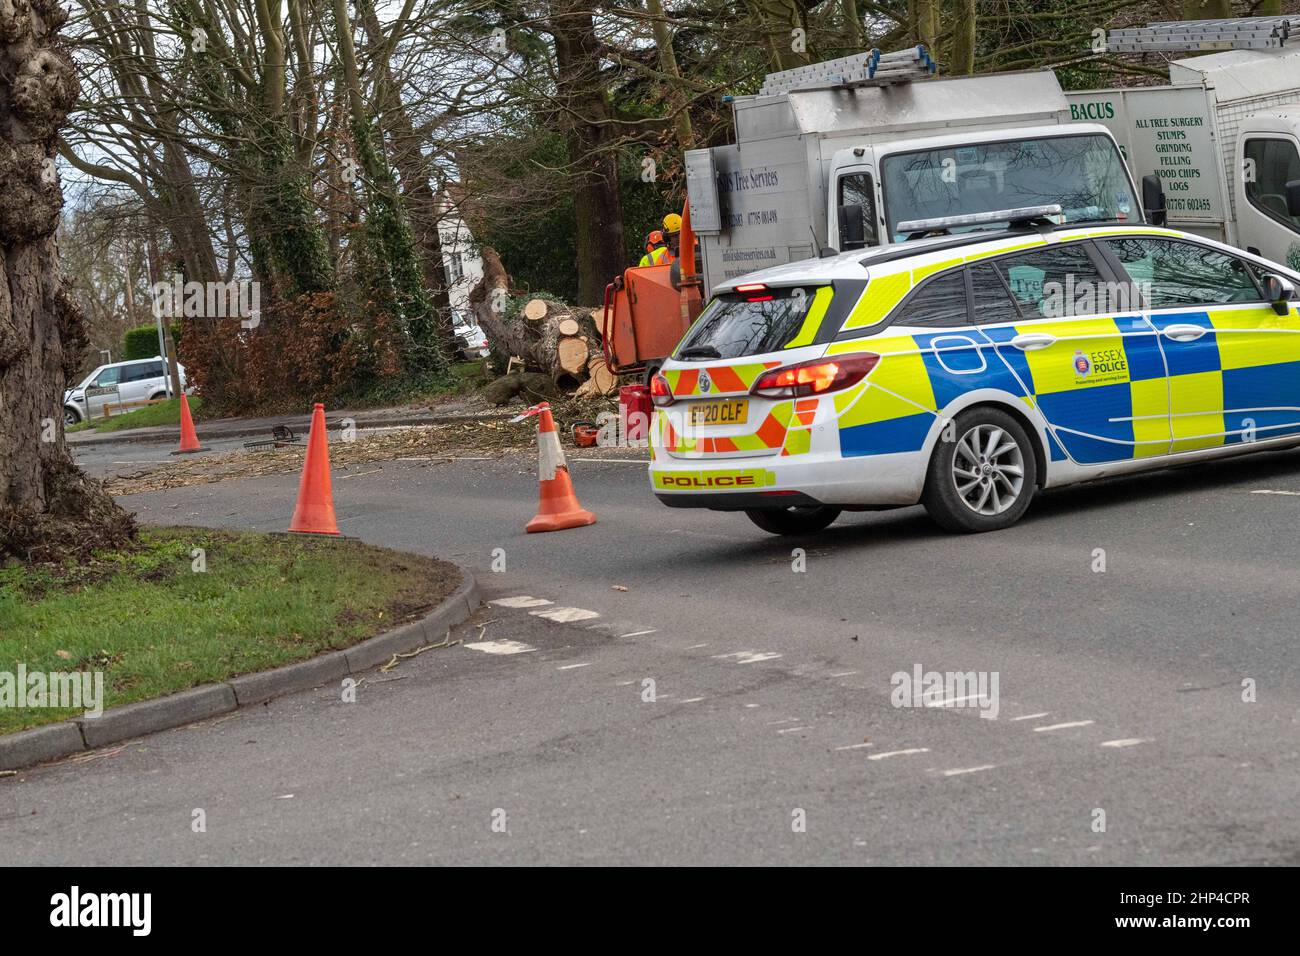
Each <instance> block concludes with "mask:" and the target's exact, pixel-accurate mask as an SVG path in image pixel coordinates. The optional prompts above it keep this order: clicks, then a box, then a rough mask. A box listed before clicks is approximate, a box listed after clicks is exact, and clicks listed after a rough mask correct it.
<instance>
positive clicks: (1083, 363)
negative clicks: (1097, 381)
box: [1074, 349, 1092, 378]
mask: <svg viewBox="0 0 1300 956" xmlns="http://www.w3.org/2000/svg"><path fill="white" fill-rule="evenodd" d="M1074 374H1075V375H1077V376H1079V378H1087V377H1088V376H1089V375H1091V374H1092V360H1091V359H1090V358H1088V356H1086V355H1084V354H1083V350H1082V349H1079V350H1078V351H1076V352H1075V353H1074Z"/></svg>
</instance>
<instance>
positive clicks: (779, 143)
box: [685, 54, 1143, 298]
mask: <svg viewBox="0 0 1300 956" xmlns="http://www.w3.org/2000/svg"><path fill="white" fill-rule="evenodd" d="M859 56H866V55H865V54H864V55H859ZM909 80H911V81H910V82H909ZM733 109H734V116H735V129H736V142H735V143H734V144H732V145H728V146H720V147H715V148H713V149H699V150H690V151H688V152H687V153H686V160H685V165H686V177H687V180H686V183H687V198H688V200H689V204H690V211H691V212H690V215H691V226H692V228H693V230H694V231H695V233H696V235H697V236H699V238H700V251H701V259H702V262H701V263H700V269H701V271H702V273H703V277H704V289H703V291H704V293H705V297H706V298H707V296H708V294H709V292H710V291H711V290H712V289H713V287H714V286H716V285H717V284H718V283H720V282H722V281H724V280H726V279H730V278H735V277H736V276H739V275H743V274H745V273H748V272H753V271H755V270H757V269H762V268H766V267H768V266H773V265H780V264H782V263H786V262H794V261H798V260H800V259H807V258H812V257H815V256H817V255H819V254H821V253H823V252H825V251H827V250H835V251H837V252H845V251H848V250H851V249H855V248H865V247H869V246H882V245H890V244H893V243H896V242H901V241H904V240H906V239H907V238H908V237H909V233H908V232H906V231H903V230H900V229H899V226H900V225H901V224H905V223H909V222H911V223H914V222H916V221H921V220H926V219H937V218H948V217H953V216H961V215H974V214H979V213H987V212H996V211H1002V210H1013V209H1024V208H1026V207H1041V206H1047V205H1060V206H1061V207H1062V214H1061V216H1060V217H1057V219H1058V221H1069V222H1093V221H1109V220H1121V221H1141V220H1142V216H1143V212H1142V205H1141V202H1140V201H1139V198H1138V194H1137V190H1136V189H1135V186H1134V183H1133V180H1132V177H1131V176H1130V174H1129V171H1128V169H1127V168H1126V167H1125V165H1124V162H1123V159H1122V158H1121V155H1120V152H1119V149H1118V146H1117V144H1116V141H1115V138H1114V135H1113V134H1112V132H1111V131H1110V129H1108V128H1107V126H1106V125H1104V124H1100V123H1092V124H1080V123H1078V122H1076V121H1075V119H1074V117H1073V116H1072V115H1071V112H1070V104H1069V102H1068V101H1067V99H1066V96H1065V94H1064V93H1062V91H1061V87H1060V84H1059V83H1058V82H1057V79H1056V76H1055V74H1054V73H1052V72H1051V71H1048V70H1043V71H1026V72H1018V73H999V74H989V75H981V76H970V77H951V78H933V79H923V78H916V79H912V78H911V77H909V76H902V77H899V76H897V75H895V76H892V77H890V78H889V79H887V80H885V81H883V82H882V81H880V80H876V81H871V80H864V78H863V76H862V71H861V64H860V63H857V62H855V59H854V58H853V57H847V58H843V59H842V60H835V61H829V62H827V63H823V64H817V65H816V67H813V68H804V69H803V70H801V71H790V72H789V74H772V75H770V76H769V77H768V78H767V81H766V83H765V84H764V88H763V91H761V92H760V93H759V94H757V95H752V96H738V97H735V99H734V100H733ZM989 227H990V224H989V223H982V224H981V225H980V226H979V227H978V228H989ZM970 228H977V227H975V226H972V227H970Z"/></svg>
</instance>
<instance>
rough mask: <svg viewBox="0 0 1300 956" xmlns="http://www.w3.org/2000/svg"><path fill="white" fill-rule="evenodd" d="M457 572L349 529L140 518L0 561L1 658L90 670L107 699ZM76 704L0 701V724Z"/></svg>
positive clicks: (361, 614) (357, 619) (295, 654)
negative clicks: (101, 539) (79, 545)
mask: <svg viewBox="0 0 1300 956" xmlns="http://www.w3.org/2000/svg"><path fill="white" fill-rule="evenodd" d="M199 567H203V568H205V570H202V571H200V570H196V569H197V568H199ZM459 582H460V574H459V572H458V571H457V570H456V568H455V567H454V566H452V565H450V564H447V563H446V562H443V561H437V560H435V559H433V558H425V557H419V556H416V555H410V554H402V553H399V552H396V551H389V550H387V549H385V548H376V547H373V546H371V545H366V544H362V543H361V542H359V541H350V540H340V539H328V538H306V537H297V536H288V535H264V534H256V533H252V532H233V531H220V530H214V529H209V528H146V529H144V530H142V532H141V534H140V540H139V543H138V546H137V547H135V548H134V549H133V550H131V551H130V552H127V553H120V554H106V555H99V556H96V558H95V559H94V560H92V561H90V562H88V563H87V564H85V565H70V564H69V565H58V566H56V565H47V566H41V567H36V568H31V567H22V566H12V567H3V568H0V672H2V671H8V672H9V673H10V674H16V673H17V669H18V664H19V662H23V663H24V664H25V665H26V670H27V672H28V673H29V674H30V673H32V672H34V671H44V672H47V673H49V672H70V671H97V670H98V671H103V672H104V700H103V706H104V707H105V708H106V709H107V708H108V707H115V706H118V705H120V704H127V703H130V702H132V701H137V700H145V699H147V698H151V697H158V696H161V695H163V694H169V693H173V692H175V691H179V690H184V689H186V688H188V687H194V686H196V685H199V684H208V683H212V682H215V681H222V680H226V679H228V678H230V677H235V676H237V675H239V674H247V673H251V672H253V671H260V670H266V669H268V668H272V667H278V666H280V665H282V664H289V663H292V662H294V661H299V660H303V659H305V658H308V657H312V656H314V655H316V654H319V653H321V652H323V651H328V650H335V649H338V648H342V647H348V646H350V645H352V644H355V643H357V642H358V641H360V640H363V639H365V638H368V637H373V636H374V635H376V634H380V633H383V632H384V631H386V630H389V629H391V628H393V627H396V626H397V625H399V624H401V623H403V622H404V621H407V620H410V619H411V618H413V617H415V616H417V615H418V614H419V613H421V612H423V611H426V610H427V609H429V608H431V607H433V606H434V605H436V604H437V603H438V602H440V601H441V600H442V599H443V598H445V597H446V596H447V595H448V594H450V593H451V592H452V591H453V590H455V588H456V586H457V585H458V584H459ZM78 713H80V711H73V710H59V709H53V708H50V709H34V708H16V707H13V706H7V707H0V733H12V732H13V731H16V730H22V729H24V728H26V727H35V726H37V725H39V724H44V723H49V722H51V721H55V720H63V719H66V718H68V717H72V716H76V715H77V714H78Z"/></svg>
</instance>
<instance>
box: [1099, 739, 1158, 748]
mask: <svg viewBox="0 0 1300 956" xmlns="http://www.w3.org/2000/svg"><path fill="white" fill-rule="evenodd" d="M1149 743H1151V738H1150V737H1124V738H1121V739H1120V740H1103V741H1102V742H1101V745H1102V746H1103V747H1136V746H1137V745H1138V744H1149Z"/></svg>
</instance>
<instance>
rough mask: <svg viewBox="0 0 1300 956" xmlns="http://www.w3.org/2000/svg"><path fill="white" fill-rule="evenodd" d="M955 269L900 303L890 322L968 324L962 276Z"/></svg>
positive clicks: (945, 325) (935, 325) (933, 325)
mask: <svg viewBox="0 0 1300 956" xmlns="http://www.w3.org/2000/svg"><path fill="white" fill-rule="evenodd" d="M962 273H963V270H961V269H958V270H957V271H955V272H950V273H948V274H947V275H943V276H940V277H939V278H937V279H932V280H931V281H929V282H927V283H926V284H925V285H924V286H923V287H922V288H921V289H920V290H919V291H917V292H916V294H915V295H913V296H912V297H911V298H910V299H908V300H907V302H905V303H904V304H903V307H902V308H901V309H899V310H898V312H897V314H895V316H894V318H893V320H892V321H891V323H890V324H891V325H915V326H921V327H923V328H953V327H954V326H963V325H969V324H970V321H969V312H968V311H967V308H966V277H965V276H964V275H963V274H962Z"/></svg>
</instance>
